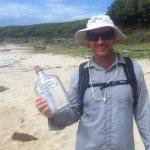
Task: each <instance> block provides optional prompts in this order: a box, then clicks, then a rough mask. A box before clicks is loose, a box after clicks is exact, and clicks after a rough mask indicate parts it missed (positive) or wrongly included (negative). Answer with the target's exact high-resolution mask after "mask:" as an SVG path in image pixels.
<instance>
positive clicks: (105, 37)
mask: <svg viewBox="0 0 150 150" xmlns="http://www.w3.org/2000/svg"><path fill="white" fill-rule="evenodd" d="M113 36H114V34H113V32H106V33H104V34H101V37H102V39H103V40H111V39H112V38H113Z"/></svg>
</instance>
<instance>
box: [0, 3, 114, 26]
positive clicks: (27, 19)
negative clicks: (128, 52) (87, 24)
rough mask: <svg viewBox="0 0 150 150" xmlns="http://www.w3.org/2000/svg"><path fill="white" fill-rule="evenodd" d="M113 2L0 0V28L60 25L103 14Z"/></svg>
mask: <svg viewBox="0 0 150 150" xmlns="http://www.w3.org/2000/svg"><path fill="white" fill-rule="evenodd" d="M113 1H114V0H0V26H9V25H33V24H42V23H60V22H69V21H74V20H81V19H86V18H90V17H92V16H94V15H99V14H105V13H106V11H107V8H108V7H109V6H111V4H112V3H113Z"/></svg>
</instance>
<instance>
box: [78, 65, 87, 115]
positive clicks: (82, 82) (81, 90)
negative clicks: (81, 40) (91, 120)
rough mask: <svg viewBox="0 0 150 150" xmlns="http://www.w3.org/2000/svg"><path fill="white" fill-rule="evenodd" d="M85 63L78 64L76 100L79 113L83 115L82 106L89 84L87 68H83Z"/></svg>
mask: <svg viewBox="0 0 150 150" xmlns="http://www.w3.org/2000/svg"><path fill="white" fill-rule="evenodd" d="M86 64H87V62H84V63H82V64H80V66H79V85H78V99H77V102H78V104H79V107H80V108H79V110H80V113H81V114H83V105H84V101H83V98H84V94H85V91H86V89H87V87H88V83H89V70H88V68H84V66H85V65H86Z"/></svg>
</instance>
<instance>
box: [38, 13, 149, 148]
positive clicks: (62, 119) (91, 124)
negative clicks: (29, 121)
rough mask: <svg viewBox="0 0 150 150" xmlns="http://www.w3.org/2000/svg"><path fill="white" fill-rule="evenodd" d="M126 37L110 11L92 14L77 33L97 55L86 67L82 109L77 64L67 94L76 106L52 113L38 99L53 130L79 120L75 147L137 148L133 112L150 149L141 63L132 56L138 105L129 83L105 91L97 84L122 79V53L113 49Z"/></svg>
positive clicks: (46, 104)
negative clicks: (112, 18) (85, 26)
mask: <svg viewBox="0 0 150 150" xmlns="http://www.w3.org/2000/svg"><path fill="white" fill-rule="evenodd" d="M125 39H126V37H125V35H124V34H123V33H122V32H121V31H120V30H119V29H118V28H117V27H116V26H115V25H114V24H113V22H112V20H111V19H110V18H109V16H107V15H99V16H94V17H92V18H91V19H90V20H89V21H88V24H87V28H85V29H82V30H79V31H78V32H77V33H76V40H77V41H78V42H79V43H80V44H81V45H85V46H87V47H90V48H92V50H93V53H94V57H93V58H91V59H90V60H89V61H88V63H87V64H86V65H85V66H84V68H88V71H89V78H90V79H89V85H90V87H89V88H88V89H86V92H85V94H84V99H83V101H84V105H83V114H81V113H80V107H79V104H78V102H77V98H78V85H79V69H77V70H76V71H75V72H74V74H73V76H72V79H71V83H70V89H69V97H70V100H71V102H72V105H71V106H69V107H68V108H66V109H64V110H63V111H61V112H60V113H58V114H56V115H54V116H53V115H52V113H51V111H50V108H49V106H48V103H47V102H46V101H45V100H44V99H42V98H38V99H37V100H36V106H37V109H38V110H39V111H40V112H41V113H42V114H44V115H45V116H46V117H48V123H49V128H50V130H60V129H64V128H65V127H66V126H69V125H71V124H73V123H75V122H77V121H78V120H79V127H78V131H77V141H76V150H135V146H134V139H133V116H134V117H135V121H136V124H137V126H138V129H139V132H140V135H141V138H142V140H143V143H144V146H145V149H146V150H150V104H149V96H148V90H147V87H146V84H145V81H144V76H143V72H142V69H141V67H140V65H139V64H138V63H137V62H135V61H133V66H134V71H135V74H136V79H137V95H138V96H137V97H138V98H137V101H138V103H137V106H136V107H135V108H133V103H134V98H133V90H132V87H131V86H130V84H123V85H116V86H108V87H106V88H104V89H102V90H100V87H97V86H94V84H97V83H110V82H112V81H122V80H123V81H124V80H126V75H125V72H124V69H123V64H125V60H124V57H123V56H122V55H120V54H117V53H115V52H114V50H113V46H114V44H116V43H119V42H122V41H124V40H125Z"/></svg>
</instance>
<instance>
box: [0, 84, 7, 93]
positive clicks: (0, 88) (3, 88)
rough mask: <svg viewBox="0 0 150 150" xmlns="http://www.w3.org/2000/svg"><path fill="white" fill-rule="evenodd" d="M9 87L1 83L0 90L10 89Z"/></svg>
mask: <svg viewBox="0 0 150 150" xmlns="http://www.w3.org/2000/svg"><path fill="white" fill-rule="evenodd" d="M8 89H9V88H7V87H5V86H3V85H0V92H4V91H5V90H8Z"/></svg>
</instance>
